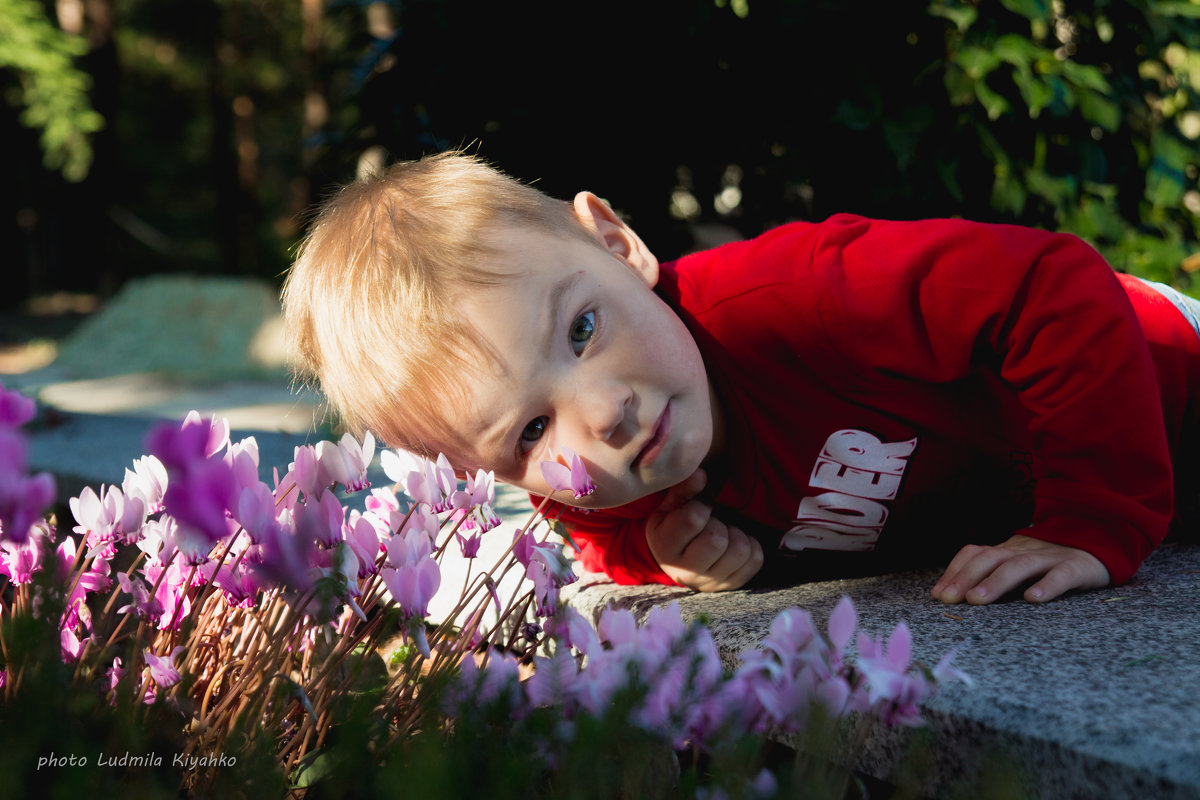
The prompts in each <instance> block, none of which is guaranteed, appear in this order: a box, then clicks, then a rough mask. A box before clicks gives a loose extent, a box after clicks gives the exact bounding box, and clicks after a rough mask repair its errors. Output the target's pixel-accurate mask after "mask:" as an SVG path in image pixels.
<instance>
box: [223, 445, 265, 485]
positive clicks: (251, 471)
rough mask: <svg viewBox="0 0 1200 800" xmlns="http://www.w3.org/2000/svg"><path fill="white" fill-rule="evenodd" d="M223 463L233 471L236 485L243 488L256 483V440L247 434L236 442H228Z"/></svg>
mask: <svg viewBox="0 0 1200 800" xmlns="http://www.w3.org/2000/svg"><path fill="white" fill-rule="evenodd" d="M225 463H226V464H228V465H229V468H230V469H231V470H232V471H233V477H234V480H236V481H237V483H238V486H241V487H243V488H245V487H247V486H250V485H251V484H255V483H258V440H257V439H255V438H254V437H253V436H247V437H246V438H245V439H242V440H241V441H240V442H237V443H236V444H230V445H229V449H228V450H227V451H226V452H225Z"/></svg>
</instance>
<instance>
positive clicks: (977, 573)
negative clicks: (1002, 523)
mask: <svg viewBox="0 0 1200 800" xmlns="http://www.w3.org/2000/svg"><path fill="white" fill-rule="evenodd" d="M1013 555H1015V553H1009V552H1006V551H1003V550H999V549H998V548H995V547H979V546H977V545H973V544H971V545H967V546H966V547H964V548H963V549H962V550H959V551H958V555H956V556H955V557H954V559H953V560H952V561H951V562H950V566H948V567H946V571H945V573H943V574H942V577H941V578H939V579H938V582H937V583H936V584H934V587H933V589H932V590H931V594H932V595H933V596H934V597H936V598H937V599H938V600H941V601H942V602H943V603H958V602H961V601H962V599H963V596H964V595H965V594H966V593H967V591H968V590H970V589H973V588H974V587H975V586H976V585H977V584H978V583H979V582H980V581H981V580H983V579H984V578H985V577H986V576H988V575H990V574H991V573H992V572H993V571H994V570H995V569H996V567H998V566H999V565H1000V564H1001V563H1002V562H1003V561H1005V560H1007V559H1009V558H1011V557H1012V556H1013Z"/></svg>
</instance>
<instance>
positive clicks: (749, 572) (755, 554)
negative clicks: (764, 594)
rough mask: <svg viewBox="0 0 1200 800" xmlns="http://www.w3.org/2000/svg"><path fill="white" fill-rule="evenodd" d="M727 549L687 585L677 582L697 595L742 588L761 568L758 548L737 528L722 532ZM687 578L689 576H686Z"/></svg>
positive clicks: (761, 560) (757, 544)
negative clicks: (697, 593) (726, 541)
mask: <svg viewBox="0 0 1200 800" xmlns="http://www.w3.org/2000/svg"><path fill="white" fill-rule="evenodd" d="M726 535H727V537H728V541H729V546H728V547H727V548H726V549H725V553H724V554H723V555H721V556H720V557H719V558H718V559H717V561H716V562H715V563H713V564H712V565H711V566H710V567H709V568H708V570H706V571H704V572H703V574H699V575H695V576H694V580H693V581H691V582H688V581H681V582H683V583H685V584H687V585H690V586H691V588H693V589H696V590H698V591H701V592H723V591H727V590H729V589H737V588H739V587H741V586H744V585H745V584H746V582H747V581H749V580H750V579H751V578H753V577H754V576H755V575H757V574H758V571H759V569H761V568H762V563H763V551H762V545H761V544H759V542H758V540H757V539H753V538H751V537H749V536H747V535H746V534H745V533H743V532H742V531H740V530H739V529H737V528H728V529H727V531H726ZM689 577H691V576H689Z"/></svg>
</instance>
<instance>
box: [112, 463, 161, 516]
mask: <svg viewBox="0 0 1200 800" xmlns="http://www.w3.org/2000/svg"><path fill="white" fill-rule="evenodd" d="M121 488H122V490H124V492H125V497H126V498H130V497H137V498H139V499H140V500H141V501H142V505H143V506H144V507H145V511H146V513H147V514H157V513H158V512H159V511H162V510H163V495H164V494H165V493H166V491H167V468H166V467H164V466H163V464H162V462H161V461H159V460H158V459H157V458H155V457H154V456H142V457H141V458H135V459H134V460H133V469H129V468H128V467H126V469H125V480H124V481H122V482H121Z"/></svg>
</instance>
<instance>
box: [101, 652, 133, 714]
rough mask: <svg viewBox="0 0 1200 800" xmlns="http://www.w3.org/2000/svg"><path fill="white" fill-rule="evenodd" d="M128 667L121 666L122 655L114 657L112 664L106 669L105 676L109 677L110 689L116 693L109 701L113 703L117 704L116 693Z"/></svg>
mask: <svg viewBox="0 0 1200 800" xmlns="http://www.w3.org/2000/svg"><path fill="white" fill-rule="evenodd" d="M126 671H127V670H126V669H125V668H124V667H123V666H121V658H120V656H118V657H116V658H114V659H113V663H112V666H111V667H109V668H108V669H106V670H105V671H104V677H106V678H108V690H109V691H110V692H113V693H114V696H113V698H112V699H111V700H110V701H109V702H110V703H111V704H112V705H114V706H115V705H116V704H117V698H116V696H115V693H116V691H117V687H118V686H119V685H120V684H121V679H122V678H124V677H125V673H126Z"/></svg>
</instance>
